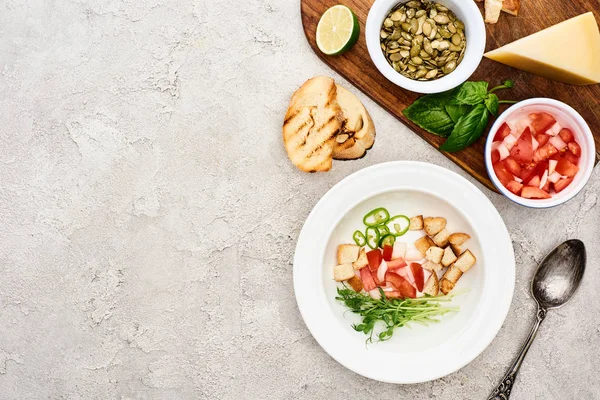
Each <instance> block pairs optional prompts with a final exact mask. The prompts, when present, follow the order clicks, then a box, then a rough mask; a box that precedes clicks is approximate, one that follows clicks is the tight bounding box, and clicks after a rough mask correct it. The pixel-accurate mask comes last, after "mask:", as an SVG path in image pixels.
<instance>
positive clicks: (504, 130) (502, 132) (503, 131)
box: [494, 122, 510, 142]
mask: <svg viewBox="0 0 600 400" xmlns="http://www.w3.org/2000/svg"><path fill="white" fill-rule="evenodd" d="M508 135H510V127H509V126H508V125H507V124H506V122H505V123H503V124H502V126H500V129H498V132H496V135H495V136H494V142H496V141H498V140H503V139H504V138H505V137H507V136H508Z"/></svg>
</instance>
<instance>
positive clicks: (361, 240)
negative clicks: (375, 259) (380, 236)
mask: <svg viewBox="0 0 600 400" xmlns="http://www.w3.org/2000/svg"><path fill="white" fill-rule="evenodd" d="M352 238H353V239H354V243H356V244H357V245H359V246H360V247H363V246H364V245H365V244H367V238H366V237H365V234H364V233H362V232H361V231H356V232H354V234H353V235H352Z"/></svg>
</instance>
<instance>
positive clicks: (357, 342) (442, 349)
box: [294, 161, 515, 384]
mask: <svg viewBox="0 0 600 400" xmlns="http://www.w3.org/2000/svg"><path fill="white" fill-rule="evenodd" d="M376 207H386V208H387V209H388V210H389V211H390V212H391V213H393V214H400V213H402V214H406V215H418V214H423V215H443V216H444V217H446V218H447V220H448V229H449V230H451V231H452V232H468V233H469V234H470V235H471V236H472V238H471V239H469V241H468V242H466V243H465V248H469V249H470V250H471V251H472V252H473V254H475V256H476V257H477V264H476V265H475V266H474V267H473V268H471V269H470V270H469V272H468V273H466V274H465V275H464V276H463V277H462V278H461V279H460V281H459V282H458V283H457V286H456V288H455V289H454V290H456V291H458V292H460V291H461V290H463V289H470V290H469V291H468V292H466V293H464V294H462V295H460V296H458V297H456V298H455V299H454V300H453V302H452V305H457V306H460V311H459V312H457V313H455V314H452V315H450V314H449V315H445V316H443V317H442V318H441V321H440V322H439V323H437V324H432V325H430V326H421V325H418V324H413V325H412V326H411V328H406V329H404V328H401V329H397V330H396V332H395V333H394V336H393V337H392V338H391V340H389V341H386V342H384V343H374V344H372V345H369V346H366V345H365V340H366V336H365V335H364V334H363V333H361V332H356V331H355V330H354V329H352V327H351V324H353V323H358V322H360V318H359V317H358V316H357V315H356V314H353V313H351V312H348V309H347V308H346V307H345V306H343V305H342V304H341V303H340V302H339V301H337V300H336V299H335V297H336V288H337V287H338V284H337V283H336V282H335V281H334V280H333V267H334V266H335V265H336V261H337V259H336V249H337V246H338V245H339V244H340V243H349V242H351V241H352V239H351V238H352V233H353V232H354V231H355V230H356V229H358V228H362V227H363V226H364V224H363V223H362V217H363V215H365V214H366V213H367V212H368V211H369V210H372V209H374V208H376ZM422 234H423V233H422V232H421V231H419V232H417V231H410V232H408V233H407V234H406V235H404V236H403V237H402V239H399V240H402V241H406V242H409V243H410V242H412V241H414V240H415V239H417V238H419V237H420V236H422ZM514 285H515V258H514V252H513V247H512V242H511V240H510V236H509V234H508V231H507V229H506V226H505V225H504V222H503V221H502V217H500V214H498V211H497V210H496V209H495V208H494V206H493V204H492V203H491V202H490V201H489V199H488V198H487V197H486V196H485V195H484V194H483V193H482V192H481V191H480V190H479V189H477V188H476V187H475V185H473V184H472V183H470V182H469V181H467V180H466V179H465V178H463V177H461V176H460V175H458V174H456V173H454V172H452V171H449V170H447V169H445V168H442V167H439V166H437V165H433V164H427V163H421V162H414V161H397V162H389V163H384V164H379V165H374V166H371V167H369V168H366V169H363V170H361V171H358V172H356V173H354V174H352V175H350V176H348V177H346V178H345V179H344V180H342V181H341V182H339V183H338V184H336V185H335V186H334V187H333V188H331V189H330V190H329V191H328V192H327V194H325V195H324V196H323V198H321V200H320V201H319V202H318V203H317V205H316V206H315V207H314V209H313V210H312V212H311V213H310V215H309V216H308V218H307V219H306V222H305V223H304V227H303V228H302V232H301V233H300V237H299V238H298V243H297V246H296V252H295V255H294V293H295V296H296V300H297V302H298V308H299V310H300V312H301V314H302V317H303V318H304V321H305V323H306V326H307V327H308V329H309V330H310V332H311V333H312V335H313V336H314V338H315V339H316V340H317V342H318V343H319V344H320V345H321V346H322V347H323V349H324V350H325V351H327V353H329V355H331V356H332V357H333V358H334V359H336V360H337V361H338V362H340V363H341V364H342V365H344V366H346V367H347V368H349V369H351V370H353V371H355V372H356V373H358V374H361V375H363V376H366V377H369V378H371V379H377V380H380V381H383V382H394V383H403V384H408V383H417V382H424V381H429V380H433V379H437V378H440V377H442V376H445V375H448V374H450V373H452V372H454V371H456V370H458V369H459V368H462V367H463V366H465V365H466V364H468V363H469V362H471V361H472V360H473V359H474V358H475V357H477V355H479V354H480V353H481V352H482V351H483V350H484V349H485V348H486V347H487V346H488V345H489V344H490V342H491V341H492V339H493V338H494V336H496V333H497V332H498V330H499V329H500V327H501V326H502V322H503V321H504V319H505V317H506V314H507V313H508V309H509V307H510V304H511V299H512V295H513V291H514ZM348 378H351V377H348Z"/></svg>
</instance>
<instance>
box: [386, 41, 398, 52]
mask: <svg viewBox="0 0 600 400" xmlns="http://www.w3.org/2000/svg"><path fill="white" fill-rule="evenodd" d="M398 47H400V44H398V42H389V43H388V49H390V50H394V49H397V48H398Z"/></svg>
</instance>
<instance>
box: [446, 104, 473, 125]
mask: <svg viewBox="0 0 600 400" xmlns="http://www.w3.org/2000/svg"><path fill="white" fill-rule="evenodd" d="M470 110H471V106H469V105H467V104H460V103H458V102H457V101H456V100H450V101H449V102H448V104H446V112H447V113H448V115H449V116H450V118H452V121H453V122H454V123H457V122H458V120H459V118H460V117H462V116H463V115H465V114H467V113H468V112H469V111H470Z"/></svg>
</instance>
